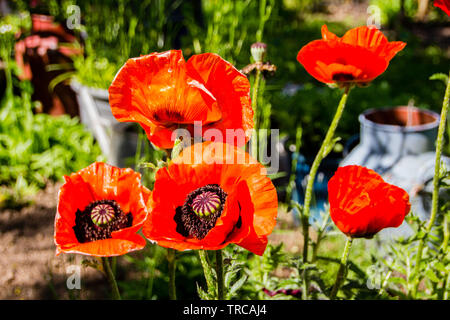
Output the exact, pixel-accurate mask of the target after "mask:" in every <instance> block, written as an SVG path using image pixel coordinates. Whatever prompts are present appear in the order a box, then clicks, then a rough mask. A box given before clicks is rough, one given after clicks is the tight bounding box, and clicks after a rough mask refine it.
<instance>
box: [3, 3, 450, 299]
mask: <svg viewBox="0 0 450 320" xmlns="http://www.w3.org/2000/svg"><path fill="white" fill-rule="evenodd" d="M0 15H1V18H0V39H1V45H0V50H1V51H0V99H1V103H0V208H1V209H0V210H1V211H0V252H1V256H2V259H0V266H1V267H0V269H1V270H6V272H3V273H2V274H1V275H0V288H2V289H1V290H0V298H25V299H30V298H58V297H64V298H73V296H72V295H74V294H75V293H73V292H72V291H67V290H66V291H65V289H64V281H65V277H66V273H65V267H66V266H67V265H68V264H70V263H72V262H73V261H74V259H75V260H76V259H81V258H77V257H68V258H64V259H60V258H58V259H56V258H54V245H53V242H52V241H53V239H52V234H53V219H54V214H55V210H56V209H55V207H56V200H57V191H58V188H59V186H60V185H61V181H62V177H63V175H65V174H70V173H71V172H74V171H77V170H79V169H81V168H83V167H85V166H87V165H89V164H90V163H91V162H93V161H96V160H104V161H108V162H110V163H112V164H114V165H118V166H130V167H134V168H135V169H136V170H140V168H139V166H138V164H139V163H140V162H142V161H150V162H151V161H155V160H157V159H160V158H161V157H162V152H161V151H159V150H155V149H154V148H153V147H152V146H151V145H150V144H149V143H148V141H147V139H146V138H145V135H144V133H143V131H142V130H141V128H140V127H139V126H137V125H133V124H125V123H118V122H117V121H115V119H114V118H113V117H112V115H111V112H110V110H109V105H108V93H107V89H108V87H109V85H110V84H111V81H112V80H113V78H114V76H115V74H116V72H117V71H118V70H119V69H120V67H121V66H122V65H123V64H124V63H125V61H126V60H127V59H128V58H131V57H137V56H140V55H143V54H148V53H151V52H155V51H165V50H169V49H182V50H183V54H184V56H185V58H186V60H187V59H188V58H189V56H191V55H193V54H199V53H204V52H215V53H218V54H219V55H221V56H222V57H223V58H224V59H226V60H228V61H230V62H231V63H233V64H234V65H235V66H236V68H238V69H244V68H245V67H246V66H248V65H250V64H252V63H253V62H254V61H253V60H252V58H251V54H250V46H251V44H253V43H255V42H258V41H259V42H264V43H266V44H267V54H266V61H267V63H268V65H273V66H275V67H276V71H275V72H270V73H269V72H267V73H264V81H263V82H262V87H261V88H260V94H259V98H258V113H257V121H258V124H259V125H258V126H259V128H262V129H270V128H276V129H279V130H280V137H281V142H280V144H279V145H277V150H276V151H277V152H278V153H279V155H280V169H281V171H280V172H279V174H277V175H276V176H274V177H273V179H274V182H275V183H276V184H277V188H278V192H279V196H280V202H282V203H286V206H285V211H289V210H290V209H291V208H290V206H289V203H290V200H291V199H294V200H296V201H298V202H300V203H301V202H302V197H303V195H302V186H303V184H304V180H305V179H304V178H305V175H306V174H307V173H308V171H309V165H310V163H311V162H312V158H313V157H314V156H315V154H316V152H317V151H318V149H319V147H320V143H321V141H322V139H323V136H324V135H325V132H326V130H327V128H328V125H329V123H330V121H331V118H332V115H333V114H334V110H335V108H336V105H337V103H338V101H339V98H340V92H339V90H333V89H331V88H328V87H327V86H325V85H324V84H322V83H319V82H318V81H316V80H315V79H313V78H312V77H311V76H310V75H309V74H308V73H307V72H306V71H305V69H304V68H303V67H302V66H301V65H300V64H299V63H298V62H297V60H296V56H297V53H298V51H299V50H300V48H301V47H302V46H303V45H305V44H307V43H308V42H310V41H312V40H315V39H319V38H321V34H320V30H321V26H322V25H323V24H327V26H328V28H329V30H330V31H332V32H334V33H336V34H337V35H338V36H342V35H343V34H344V33H345V31H346V30H348V29H350V28H353V27H356V26H361V25H366V24H377V25H378V26H379V27H380V28H381V30H382V31H383V33H384V34H385V35H386V36H387V37H388V39H389V40H390V41H395V40H400V41H404V42H407V46H406V48H405V49H404V50H403V51H401V52H400V53H399V54H398V55H397V56H396V57H395V58H394V59H393V60H392V61H391V63H390V66H389V68H388V69H387V71H386V72H384V73H383V74H382V75H381V76H380V77H378V78H377V79H376V80H375V81H374V82H373V83H372V84H370V86H369V87H367V88H356V89H355V90H353V92H352V94H351V96H350V98H349V101H348V103H347V107H346V108H347V110H346V112H345V113H344V116H343V118H342V120H341V123H340V125H339V127H338V130H337V135H338V136H340V137H341V138H342V139H341V141H340V142H339V143H337V144H336V146H335V148H334V150H333V152H332V153H331V154H330V155H329V157H328V158H327V160H326V161H324V163H323V165H322V167H321V172H320V173H319V175H318V181H317V183H316V185H315V190H316V202H315V206H316V209H317V216H316V218H317V217H319V216H320V212H321V211H323V209H324V208H325V205H326V200H327V195H326V183H327V181H328V179H329V177H330V176H331V175H332V173H333V172H334V170H335V169H336V168H337V166H338V165H339V163H342V161H343V160H346V161H347V162H348V163H360V162H361V161H363V160H362V159H361V158H362V157H363V156H361V155H358V152H360V151H358V150H360V149H361V148H359V149H357V148H355V147H356V146H358V145H362V144H366V143H369V144H371V145H373V143H374V142H370V141H368V140H367V139H366V140H365V141H362V139H361V136H363V134H364V133H363V131H361V130H363V127H364V125H365V124H367V121H369V122H371V123H375V124H378V125H381V126H380V130H381V132H384V131H383V130H385V129H386V128H385V127H383V126H384V125H391V126H397V127H400V128H404V127H410V128H409V129H408V130H403V129H399V130H400V132H401V134H402V137H403V136H406V134H407V133H410V132H412V133H413V138H412V140H411V141H409V140H407V139H406V138H405V139H406V140H402V141H403V144H402V142H399V147H398V148H397V150H400V149H401V151H400V152H399V154H398V155H394V156H393V155H392V154H389V155H388V156H387V158H389V159H390V160H389V161H388V162H389V165H388V166H380V163H383V161H384V160H385V159H386V155H385V154H382V155H380V154H379V159H378V158H377V159H378V160H373V159H372V160H373V161H372V160H371V161H372V162H370V165H368V166H370V167H373V168H374V169H376V168H378V169H379V170H378V171H380V173H383V174H385V173H386V174H387V176H388V177H391V178H392V179H391V180H392V181H396V179H397V181H400V180H401V181H403V182H399V184H401V183H406V185H405V186H402V187H405V188H408V189H407V190H408V192H410V190H412V189H413V188H414V187H416V186H417V185H419V186H421V188H422V189H424V190H425V189H426V188H425V187H424V185H425V184H426V182H427V181H426V179H427V178H426V177H422V176H421V177H417V179H416V178H414V179H412V178H411V176H409V177H410V178H411V179H409V180H411V181H409V180H408V179H406V180H408V181H406V180H405V172H404V170H403V171H402V168H405V167H404V163H409V164H411V163H413V165H412V167H408V169H407V170H408V172H407V173H406V176H408V173H411V172H414V170H416V168H420V167H423V166H424V165H425V164H426V163H428V161H429V160H430V159H433V154H432V150H433V149H434V139H435V133H436V130H437V129H436V128H437V121H438V114H436V113H433V112H437V113H439V112H440V109H441V106H442V97H443V92H444V84H443V83H442V82H440V81H430V80H429V77H430V76H431V75H432V74H434V73H447V72H448V69H449V65H450V63H449V62H450V21H449V19H448V17H447V16H446V15H445V13H444V12H442V11H441V10H437V9H436V8H435V7H433V5H432V1H428V0H392V1H390V0H367V1H363V0H360V1H356V0H355V1H350V0H340V1H339V0H334V1H332V0H329V1H317V0H283V1H275V0H243V1H225V0H191V1H182V0H178V1H176V0H173V1H168V0H143V1H138V0H132V1H99V0H95V1H83V0H77V1H75V0H60V1H58V0H53V1H51V0H46V1H39V0H31V1H7V0H0ZM248 76H249V79H250V81H251V82H253V80H254V75H253V74H251V73H249V74H248ZM399 106H409V107H408V108H409V109H407V111H405V112H399V111H392V110H394V108H396V107H399ZM385 108H388V109H389V110H390V111H389V110H388V111H389V112H386V113H385V114H384V113H383V114H381V115H380V114H378V113H375V115H373V114H372V113H370V114H366V113H364V112H367V110H371V109H375V110H384V109H385ZM416 108H418V109H416ZM395 110H397V109H395ZM408 110H409V111H408ZM422 110H424V111H423V112H422ZM408 115H412V116H413V117H415V118H414V119H416V120H414V121H415V122H413V123H408V120H407V119H408V117H409V116H408ZM369 127H370V128H373V126H370V125H369ZM360 128H361V129H360ZM360 131H361V132H360ZM387 131H389V130H387ZM448 131H449V130H448ZM366 133H367V132H366ZM378 134H380V137H381V138H380V139H381V140H383V138H382V137H383V133H379V132H378V131H377V132H375V133H374V132H372V131H371V132H369V134H368V135H369V136H377V135H378ZM448 134H449V133H448V132H447V136H446V147H445V149H444V150H445V151H444V152H445V154H446V155H447V156H448V155H450V144H449V139H448ZM386 139H388V140H387V141H388V142H389V141H391V142H392V137H391V136H388V137H387V138H386ZM402 139H403V138H402ZM408 139H409V138H408ZM421 139H425V140H426V142H425V144H424V146H423V147H422V148H418V149H417V150H412V149H414V148H412V149H411V148H409V147H408V144H409V145H415V146H417V144H419V145H420V143H418V142H417V141H422V140H421ZM404 141H407V144H406V146H405V145H404ZM378 143H379V141H378ZM376 148H379V149H383V148H382V146H381V147H380V145H377V147H376ZM369 149H370V150H373V148H369ZM355 150H356V151H355ZM352 151H353V153H352ZM350 155H352V158H349V157H350ZM406 156H409V157H410V158H405V157H406ZM382 157H384V158H383V159H381V158H382ZM421 157H422V158H421ZM349 159H350V160H349ZM405 159H406V160H405ZM366 160H367V159H366ZM364 161H365V160H364ZM401 161H404V162H403V164H402V166H401V168H400V169H399V167H398V166H397V165H398V163H401ZM405 161H406V162H405ZM362 164H364V163H362ZM430 170H432V168H431V169H430ZM141 171H142V173H143V175H144V179H145V181H146V184H147V185H148V186H150V187H151V185H152V181H153V180H152V179H153V174H154V173H153V172H151V171H148V170H146V171H145V170H141ZM402 174H403V175H402ZM423 175H424V176H425V175H426V174H425V173H423ZM418 180H420V183H418V182H417V181H418ZM422 180H423V181H422ZM405 181H406V182H405ZM419 191H420V190H419ZM419 191H417V194H419V193H420V192H419ZM424 197H426V196H425V195H424ZM420 199H422V198H420ZM418 201H419V200H418ZM419 202H420V205H421V207H420V208H423V206H425V207H426V204H423V203H422V200H420V201H419ZM418 210H419V209H418ZM425 218H426V217H425ZM317 219H318V218H317ZM280 221H281V223H279V228H280V229H286V230H290V231H292V232H291V233H289V232H280V233H275V234H274V235H273V239H272V240H273V241H274V243H281V242H283V243H285V245H286V246H288V251H292V252H297V251H298V250H299V248H300V247H301V245H300V244H298V243H297V242H296V240H298V238H299V235H298V233H297V231H296V229H295V228H296V226H297V225H298V221H297V220H296V215H295V211H294V212H293V214H285V215H282V216H280ZM286 234H288V236H286ZM149 250H156V251H157V250H158V249H155V248H153V247H152V248H150V249H149ZM158 254H159V255H158ZM149 256H151V258H148V257H149ZM149 256H147V258H148V259H146V260H145V259H144V260H143V261H144V262H142V261H139V260H138V259H135V258H134V257H133V256H131V257H129V259H127V263H128V264H129V267H130V266H131V267H130V268H132V269H133V268H134V269H133V270H135V274H134V276H135V277H136V282H137V283H138V284H136V283H134V285H135V286H137V285H140V286H143V288H144V289H145V290H146V291H145V290H144V291H145V292H146V296H145V297H147V298H161V297H162V298H164V297H165V296H164V294H165V293H164V294H162V296H161V294H160V295H158V294H157V293H155V292H156V289H155V290H154V291H152V288H153V287H154V286H156V287H157V286H158V281H160V284H161V283H163V282H164V279H165V278H164V277H165V271H164V270H159V269H158V268H157V267H156V264H157V262H158V261H159V260H158V259H160V260H161V259H162V258H161V256H162V254H160V253H152V255H149ZM5 257H6V258H5ZM155 257H156V258H155ZM158 257H159V258H158ZM185 259H186V260H187V261H191V260H193V258H192V257H191V256H186V257H185ZM189 259H190V260H189ZM194 260H195V259H194ZM187 263H188V264H189V263H194V262H192V261H191V262H187ZM149 268H150V269H149ZM142 270H147V271H145V274H144V275H143V274H142V272H143V271H142ZM148 270H153V271H152V272H154V274H152V275H155V274H156V275H158V274H159V278H158V277H156V280H155V283H153V280H150V278H151V277H150V274H148V272H149V271H148ZM185 271H186V272H185V274H184V276H185V277H186V278H195V277H199V276H200V273H199V272H194V271H192V270H191V271H189V270H185ZM83 272H87V273H89V271H83ZM132 276H133V274H132ZM86 279H90V280H86V281H90V282H89V283H90V284H89V283H88V284H87V285H91V286H93V287H95V286H96V285H98V283H97V282H99V283H103V281H102V279H101V277H100V278H99V277H98V275H96V274H95V273H94V272H91V273H89V276H86ZM99 279H100V280H99ZM137 279H139V280H137ZM152 279H153V278H152ZM158 279H159V280H158ZM129 280H130V279H128V282H127V283H130V282H129ZM127 283H125V282H124V283H123V284H122V285H123V286H126V285H127ZM61 288H62V289H61ZM149 288H150V289H149ZM185 290H186V292H185V294H186V296H189V295H190V294H192V292H195V288H190V289H189V288H186V289H185ZM87 292H88V293H87V296H83V297H85V298H86V297H95V293H94V292H90V293H89V291H87ZM139 292H141V291H139ZM78 294H79V293H78ZM128 294H129V297H132V298H136V297H137V298H139V297H140V296H138V293H136V292H134V291H133V290H132V289H130V291H129V292H128ZM81 295H83V294H81ZM180 295H183V293H180ZM125 296H126V294H125Z"/></svg>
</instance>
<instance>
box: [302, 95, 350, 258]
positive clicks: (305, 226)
mask: <svg viewBox="0 0 450 320" xmlns="http://www.w3.org/2000/svg"><path fill="white" fill-rule="evenodd" d="M349 92H350V87H347V88H346V89H345V92H344V94H343V95H342V98H341V101H340V102H339V105H338V107H337V110H336V113H335V114H334V117H333V120H332V122H331V124H330V127H329V128H328V132H327V134H326V136H325V139H324V140H323V143H322V145H321V146H320V149H319V152H318V153H317V155H316V157H315V159H314V162H313V164H312V166H311V170H310V171H309V176H308V183H307V186H306V192H305V202H304V206H303V210H302V226H303V262H304V263H306V262H307V261H308V243H309V211H310V206H311V199H312V194H313V187H314V180H315V178H316V174H317V170H318V169H319V166H320V163H321V162H322V160H323V158H324V156H325V155H326V151H327V150H326V149H327V148H329V147H330V144H331V142H332V140H333V136H334V133H335V131H336V128H337V126H338V124H339V120H340V119H341V116H342V113H343V111H344V108H345V105H346V102H347V97H348V94H349Z"/></svg>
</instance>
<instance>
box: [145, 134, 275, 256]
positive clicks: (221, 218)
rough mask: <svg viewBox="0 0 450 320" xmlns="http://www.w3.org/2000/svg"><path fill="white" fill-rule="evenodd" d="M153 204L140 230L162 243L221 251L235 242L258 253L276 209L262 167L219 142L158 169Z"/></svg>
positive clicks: (203, 145) (198, 146)
mask: <svg viewBox="0 0 450 320" xmlns="http://www.w3.org/2000/svg"><path fill="white" fill-rule="evenodd" d="M238 160H241V161H238ZM150 203H151V207H152V211H151V213H150V214H149V216H148V219H147V221H146V222H145V223H144V227H143V229H142V231H143V234H144V235H145V236H146V237H147V238H148V239H149V240H151V241H155V242H157V243H158V244H159V245H161V246H163V247H169V248H173V249H177V250H186V249H205V250H217V249H221V248H223V247H225V246H227V245H228V244H230V243H235V244H237V245H239V246H241V247H243V248H245V249H247V250H249V251H251V252H253V253H255V254H258V255H262V254H263V252H264V250H265V248H266V246H267V236H268V235H269V234H270V233H271V232H272V230H273V228H274V226H275V224H276V216H277V209H278V201H277V193H276V190H275V187H274V185H273V184H272V182H271V180H270V179H269V178H268V177H267V176H266V171H265V168H264V166H263V165H261V164H259V163H258V162H257V161H256V160H254V159H253V158H251V157H250V156H249V155H248V154H247V153H246V152H244V151H243V150H241V149H239V148H236V147H234V146H232V145H229V144H223V143H218V142H205V143H197V144H194V145H193V146H191V147H189V148H186V149H185V150H183V152H182V153H181V154H180V156H179V157H178V158H176V159H174V160H172V162H171V163H170V164H169V165H168V167H167V168H162V169H159V170H158V172H157V173H156V180H155V185H154V191H153V193H152V198H151V201H150Z"/></svg>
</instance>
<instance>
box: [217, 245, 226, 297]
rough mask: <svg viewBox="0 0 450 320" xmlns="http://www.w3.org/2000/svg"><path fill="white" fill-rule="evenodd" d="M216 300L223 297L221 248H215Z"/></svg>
mask: <svg viewBox="0 0 450 320" xmlns="http://www.w3.org/2000/svg"><path fill="white" fill-rule="evenodd" d="M216 274H217V300H224V299H225V285H224V277H223V257H222V250H216Z"/></svg>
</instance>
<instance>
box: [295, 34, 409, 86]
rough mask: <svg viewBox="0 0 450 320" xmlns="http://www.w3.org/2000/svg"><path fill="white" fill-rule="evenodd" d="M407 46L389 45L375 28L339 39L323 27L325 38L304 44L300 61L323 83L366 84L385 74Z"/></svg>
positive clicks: (396, 42)
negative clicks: (390, 63)
mask: <svg viewBox="0 0 450 320" xmlns="http://www.w3.org/2000/svg"><path fill="white" fill-rule="evenodd" d="M405 45H406V43H404V42H401V41H394V42H388V40H387V38H386V37H385V36H384V35H383V33H381V31H379V30H378V29H377V28H375V27H366V26H363V27H358V28H354V29H351V30H349V31H347V32H346V33H345V34H344V36H343V37H342V38H339V37H338V36H336V35H335V34H334V33H332V32H330V31H328V28H327V26H326V25H323V26H322V39H321V40H314V41H312V42H310V43H308V44H307V45H305V46H304V47H303V48H302V49H301V50H300V51H299V53H298V55H297V60H298V61H299V62H300V63H301V64H302V65H303V66H304V67H305V69H306V71H308V73H309V74H310V75H312V76H313V77H314V78H316V79H317V80H319V81H321V82H324V83H341V84H342V83H344V84H345V83H359V84H364V83H368V82H370V81H372V80H373V79H375V78H376V77H378V76H379V75H380V74H382V73H383V72H384V71H385V70H386V68H387V67H388V65H389V61H390V60H391V59H392V58H393V57H394V56H395V55H396V54H397V52H399V51H401V50H402V49H403V48H404V47H405Z"/></svg>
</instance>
